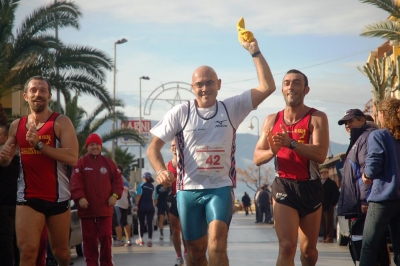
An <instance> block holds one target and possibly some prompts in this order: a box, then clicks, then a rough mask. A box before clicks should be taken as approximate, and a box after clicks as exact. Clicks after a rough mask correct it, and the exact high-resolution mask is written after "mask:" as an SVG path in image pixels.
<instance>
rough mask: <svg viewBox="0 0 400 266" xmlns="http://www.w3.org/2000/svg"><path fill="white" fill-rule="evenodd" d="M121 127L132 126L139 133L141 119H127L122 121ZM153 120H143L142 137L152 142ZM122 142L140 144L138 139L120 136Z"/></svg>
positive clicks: (124, 143)
mask: <svg viewBox="0 0 400 266" xmlns="http://www.w3.org/2000/svg"><path fill="white" fill-rule="evenodd" d="M120 128H121V129H124V128H132V129H133V130H135V131H137V132H138V133H139V119H137V118H136V119H128V120H126V121H121V123H120ZM150 129H151V121H150V120H142V128H141V131H142V137H143V139H144V141H145V142H146V143H150V140H151V133H150ZM120 142H121V144H122V145H134V144H138V142H137V141H135V140H134V139H131V138H120Z"/></svg>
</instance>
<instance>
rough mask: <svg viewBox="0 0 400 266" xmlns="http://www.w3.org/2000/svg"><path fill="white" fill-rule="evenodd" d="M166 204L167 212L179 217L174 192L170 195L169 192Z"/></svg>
mask: <svg viewBox="0 0 400 266" xmlns="http://www.w3.org/2000/svg"><path fill="white" fill-rule="evenodd" d="M167 204H168V212H169V213H171V214H173V215H175V216H176V217H179V213H178V205H177V203H176V194H175V195H172V194H169V195H168V198H167Z"/></svg>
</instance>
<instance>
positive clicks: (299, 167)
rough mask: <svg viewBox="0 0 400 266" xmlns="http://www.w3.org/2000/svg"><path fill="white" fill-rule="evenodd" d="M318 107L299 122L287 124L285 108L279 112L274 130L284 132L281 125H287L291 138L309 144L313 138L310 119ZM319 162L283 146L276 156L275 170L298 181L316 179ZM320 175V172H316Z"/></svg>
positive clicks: (312, 109)
mask: <svg viewBox="0 0 400 266" xmlns="http://www.w3.org/2000/svg"><path fill="white" fill-rule="evenodd" d="M315 111H316V109H314V108H311V109H310V111H308V112H307V114H306V115H305V116H304V117H303V118H302V119H301V120H300V121H298V122H297V123H295V124H293V125H290V126H289V125H286V123H285V121H284V110H282V111H280V112H278V113H277V115H276V118H275V123H274V126H273V128H272V132H273V134H274V135H275V134H276V133H277V132H282V129H281V127H280V125H284V126H286V129H287V132H288V135H289V137H290V138H292V139H294V140H296V141H297V142H298V143H302V144H309V143H310V140H311V134H310V121H311V115H312V113H314V112H315ZM316 167H318V164H316V163H315V162H310V160H309V159H307V158H306V157H304V156H301V155H299V154H297V153H296V152H295V151H294V150H291V149H289V148H286V147H282V148H281V149H280V150H279V152H278V154H277V155H276V157H275V170H276V173H277V175H278V176H279V177H281V178H287V179H293V180H297V181H305V180H309V179H315V176H314V175H315V173H314V172H315V171H316ZM316 174H317V176H316V177H318V173H316Z"/></svg>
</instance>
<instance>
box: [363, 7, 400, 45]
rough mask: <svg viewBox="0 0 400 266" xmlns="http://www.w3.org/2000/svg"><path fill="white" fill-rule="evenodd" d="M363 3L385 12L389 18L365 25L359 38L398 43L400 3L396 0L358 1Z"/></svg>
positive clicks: (399, 36)
mask: <svg viewBox="0 0 400 266" xmlns="http://www.w3.org/2000/svg"><path fill="white" fill-rule="evenodd" d="M360 1H361V2H363V3H367V4H372V5H375V6H377V7H379V8H380V9H383V10H385V11H387V12H388V13H389V14H390V17H389V18H388V19H387V20H384V21H378V22H376V23H374V24H369V25H367V26H366V27H365V28H364V29H363V31H362V33H361V36H367V37H381V38H384V39H387V40H391V41H397V42H398V41H400V1H398V0H394V1H393V0H360Z"/></svg>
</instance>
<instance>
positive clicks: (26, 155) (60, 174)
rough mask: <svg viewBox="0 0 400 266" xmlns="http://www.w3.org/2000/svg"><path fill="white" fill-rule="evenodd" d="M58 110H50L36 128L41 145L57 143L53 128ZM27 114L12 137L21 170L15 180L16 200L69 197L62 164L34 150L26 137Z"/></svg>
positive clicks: (65, 171)
mask: <svg viewBox="0 0 400 266" xmlns="http://www.w3.org/2000/svg"><path fill="white" fill-rule="evenodd" d="M58 115H59V114H58V113H55V112H54V113H52V114H51V115H50V117H49V118H48V120H47V121H46V123H45V124H44V125H43V126H42V127H41V128H39V129H38V130H37V132H38V135H39V139H40V140H41V141H42V142H43V144H44V145H50V146H52V147H60V146H61V145H60V141H59V140H58V139H57V137H56V134H55V132H54V121H55V119H56V118H57V116H58ZM27 119H28V117H27V116H24V117H22V118H21V119H20V121H19V124H18V128H17V133H16V138H17V142H18V145H19V148H20V153H21V172H20V178H19V180H18V193H17V201H19V202H23V201H25V200H26V199H28V198H37V199H42V200H46V201H51V202H60V201H65V200H68V199H69V198H70V192H69V179H68V177H67V169H66V165H65V164H63V163H61V162H57V161H56V160H53V159H51V158H50V157H48V156H46V155H44V154H42V153H41V152H40V151H37V150H35V148H33V147H32V146H31V145H30V144H29V142H28V141H27V140H26V133H27V131H28V130H27Z"/></svg>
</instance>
